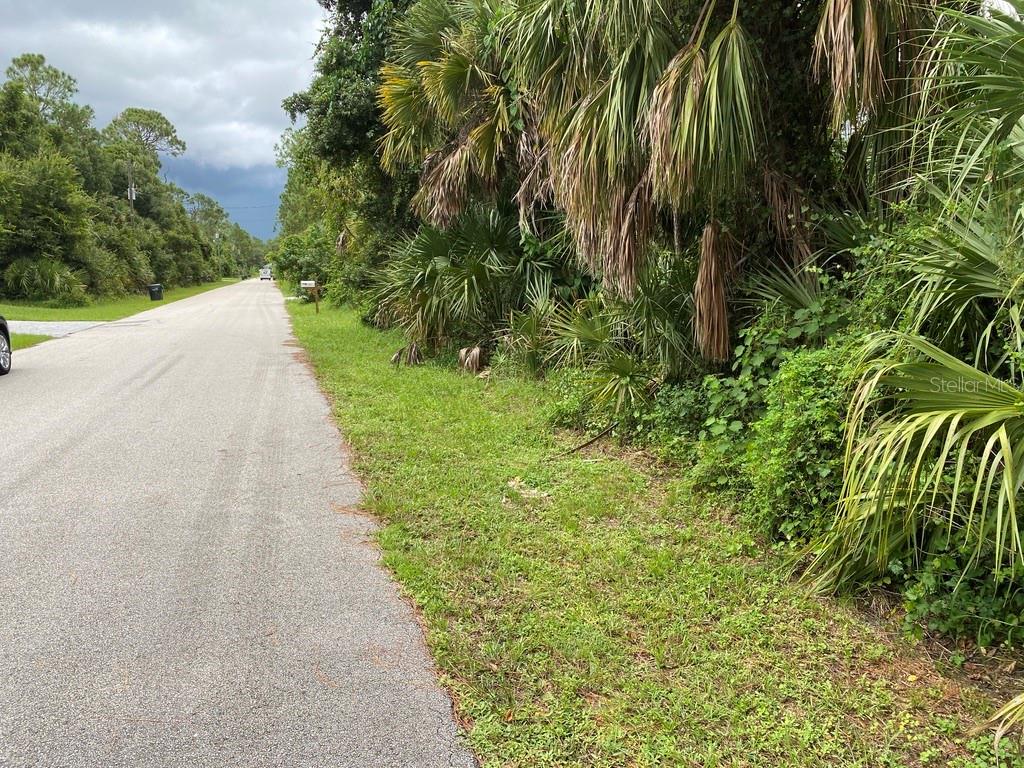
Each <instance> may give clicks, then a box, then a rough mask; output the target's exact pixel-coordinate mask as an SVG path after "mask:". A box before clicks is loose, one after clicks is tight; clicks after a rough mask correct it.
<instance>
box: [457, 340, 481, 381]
mask: <svg viewBox="0 0 1024 768" xmlns="http://www.w3.org/2000/svg"><path fill="white" fill-rule="evenodd" d="M483 367H484V352H483V349H481V348H480V347H479V346H475V347H463V348H462V349H460V350H459V368H460V369H461V370H463V371H465V372H466V373H474V374H475V373H480V371H481V370H482V369H483Z"/></svg>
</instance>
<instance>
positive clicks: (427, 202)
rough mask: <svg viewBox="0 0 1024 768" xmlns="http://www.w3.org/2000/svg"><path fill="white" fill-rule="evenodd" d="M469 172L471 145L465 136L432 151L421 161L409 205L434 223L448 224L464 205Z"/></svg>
mask: <svg viewBox="0 0 1024 768" xmlns="http://www.w3.org/2000/svg"><path fill="white" fill-rule="evenodd" d="M473 175H474V159H473V148H472V146H471V144H470V142H469V141H468V140H464V141H461V142H460V143H459V144H457V145H456V146H455V148H454V149H451V150H449V151H438V152H435V153H433V154H432V155H431V156H430V157H429V158H428V159H427V161H426V163H424V169H423V174H422V176H421V177H420V188H419V189H418V190H417V191H416V194H415V195H414V196H413V199H412V205H413V209H414V210H415V211H416V212H417V213H418V214H419V215H420V216H422V217H423V218H424V219H425V220H426V221H427V222H429V223H430V224H433V225H434V226H436V227H441V228H442V229H444V228H447V227H449V226H451V224H452V222H453V221H455V219H456V218H458V216H459V215H460V214H461V213H462V212H463V211H464V210H465V209H466V204H467V202H468V200H469V190H470V182H471V179H472V178H473Z"/></svg>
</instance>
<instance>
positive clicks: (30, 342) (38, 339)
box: [11, 333, 50, 351]
mask: <svg viewBox="0 0 1024 768" xmlns="http://www.w3.org/2000/svg"><path fill="white" fill-rule="evenodd" d="M49 340H50V337H49V336H36V335H34V334H31V333H12V334H11V350H12V351H16V350H19V349H28V348H29V347H34V346H35V345H36V344H42V343H43V342H44V341H49Z"/></svg>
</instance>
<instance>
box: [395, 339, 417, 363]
mask: <svg viewBox="0 0 1024 768" xmlns="http://www.w3.org/2000/svg"><path fill="white" fill-rule="evenodd" d="M422 363H423V353H422V352H421V351H420V345H419V344H417V343H416V342H413V343H412V344H410V345H409V346H407V347H402V348H401V349H400V350H398V351H397V352H395V354H393V355H392V356H391V364H392V365H403V364H404V365H420V364H422Z"/></svg>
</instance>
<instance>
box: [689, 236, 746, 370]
mask: <svg viewBox="0 0 1024 768" xmlns="http://www.w3.org/2000/svg"><path fill="white" fill-rule="evenodd" d="M738 255H739V243H738V242H737V241H736V239H735V238H734V237H733V236H732V235H730V234H729V233H728V232H725V231H723V230H722V225H721V224H719V223H718V222H717V221H715V220H712V221H710V222H708V224H707V225H706V226H705V227H704V233H703V235H701V239H700V268H699V269H698V272H697V283H696V285H695V286H694V289H693V334H694V339H695V340H696V342H697V348H698V349H699V350H700V353H701V355H702V356H703V357H704V358H705V359H706V360H712V361H714V362H724V361H726V360H728V359H729V353H730V351H731V349H730V345H729V291H730V286H731V284H732V283H733V282H734V280H735V277H736V272H737V270H738V268H739V258H738Z"/></svg>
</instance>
